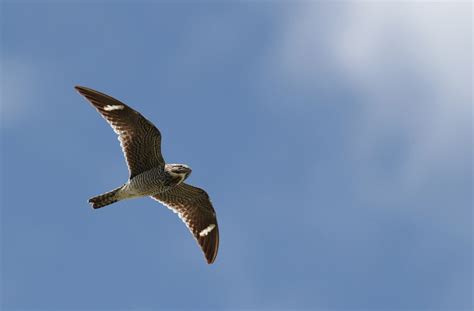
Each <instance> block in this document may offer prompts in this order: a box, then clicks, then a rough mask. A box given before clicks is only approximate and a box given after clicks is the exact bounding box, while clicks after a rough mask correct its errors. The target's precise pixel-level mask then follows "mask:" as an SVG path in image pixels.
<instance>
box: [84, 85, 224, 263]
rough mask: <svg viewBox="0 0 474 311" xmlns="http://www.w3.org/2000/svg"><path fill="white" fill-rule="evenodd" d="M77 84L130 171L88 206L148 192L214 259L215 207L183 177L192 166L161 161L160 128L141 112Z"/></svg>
mask: <svg viewBox="0 0 474 311" xmlns="http://www.w3.org/2000/svg"><path fill="white" fill-rule="evenodd" d="M75 88H76V90H77V91H78V92H79V93H80V94H81V95H83V96H84V97H85V98H86V99H87V100H88V101H89V102H90V103H91V104H92V105H93V106H94V108H95V109H97V111H98V112H99V113H100V114H101V115H102V117H104V119H105V120H106V121H107V122H108V123H109V124H110V126H111V127H112V129H113V130H114V131H115V133H117V135H118V139H119V141H120V145H121V147H122V151H123V153H124V155H125V160H126V162H127V165H128V170H129V172H130V177H129V179H128V181H127V182H126V183H125V184H124V185H122V186H120V187H118V188H116V189H114V190H112V191H109V192H107V193H104V194H101V195H98V196H95V197H93V198H91V199H89V203H91V205H92V207H93V208H94V209H98V208H101V207H104V206H106V205H109V204H112V203H115V202H118V201H121V200H126V199H132V198H139V197H146V196H149V197H151V198H152V199H154V200H156V201H158V202H160V203H162V204H163V205H165V206H166V207H168V208H169V209H171V210H172V211H173V212H175V213H177V214H178V216H179V217H180V218H181V220H183V222H184V223H185V224H186V226H187V227H188V229H189V230H190V231H191V233H192V234H193V236H194V238H195V239H196V241H197V242H198V244H199V245H200V247H201V249H202V251H203V252H204V256H205V257H206V260H207V263H209V264H211V263H213V262H214V260H215V259H216V256H217V250H218V248H219V228H218V226H217V218H216V212H215V211H214V208H213V207H212V203H211V201H210V199H209V196H208V194H207V193H206V191H204V190H202V189H200V188H197V187H194V186H191V185H189V184H187V183H185V182H184V180H185V179H186V178H187V177H188V176H189V175H190V174H191V168H190V167H189V166H187V165H185V164H169V163H165V160H164V159H163V156H162V155H161V133H160V131H159V130H158V129H157V128H156V127H155V126H154V125H153V124H152V123H151V122H150V121H148V120H147V119H145V117H143V116H142V115H141V114H140V113H139V112H137V111H135V110H134V109H132V108H130V107H129V106H127V105H125V104H124V103H122V102H120V101H118V100H117V99H115V98H113V97H110V96H108V95H106V94H103V93H101V92H98V91H95V90H92V89H89V88H86V87H82V86H76V87H75Z"/></svg>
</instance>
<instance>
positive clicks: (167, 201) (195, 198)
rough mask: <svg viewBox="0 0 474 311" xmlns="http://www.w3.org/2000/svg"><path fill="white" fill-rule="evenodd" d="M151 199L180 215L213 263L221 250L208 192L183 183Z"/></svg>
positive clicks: (214, 214)
mask: <svg viewBox="0 0 474 311" xmlns="http://www.w3.org/2000/svg"><path fill="white" fill-rule="evenodd" d="M151 198H153V199H155V200H157V201H159V202H161V203H162V204H163V205H165V206H166V207H168V208H169V209H171V210H172V211H173V212H175V213H177V214H178V216H179V218H181V220H183V222H184V223H185V224H186V226H187V227H188V229H189V231H191V233H192V234H193V236H194V238H195V239H196V241H197V242H198V243H199V245H200V246H201V249H202V251H203V252H204V256H205V257H206V260H207V263H209V264H211V263H213V262H214V260H215V259H216V256H217V251H218V249H219V227H218V226H217V218H216V212H215V211H214V208H213V207H212V203H211V200H210V199H209V196H208V195H207V193H206V191H204V190H202V189H200V188H197V187H193V186H191V185H188V184H185V183H181V184H179V185H177V186H176V187H174V188H172V189H170V190H168V191H166V192H162V193H159V194H156V195H153V196H151Z"/></svg>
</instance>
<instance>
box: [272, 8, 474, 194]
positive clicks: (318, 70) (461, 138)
mask: <svg viewBox="0 0 474 311" xmlns="http://www.w3.org/2000/svg"><path fill="white" fill-rule="evenodd" d="M470 8H471V5H470V3H469V2H464V3H462V2H458V3H416V4H413V3H401V2H396V3H376V2H367V3H357V4H353V5H343V6H341V5H333V6H324V7H323V8H321V7H320V6H319V5H318V4H317V3H310V4H307V5H302V6H300V7H297V8H296V9H294V10H292V11H290V12H289V13H288V17H287V18H286V24H285V27H284V30H283V35H282V36H281V37H280V38H279V40H276V41H275V42H276V43H275V46H274V47H273V49H272V55H273V56H271V57H269V59H270V61H269V62H268V63H267V64H266V67H265V70H268V71H269V72H271V75H272V76H277V77H284V79H285V80H286V81H287V83H288V84H289V85H291V86H292V87H294V88H297V89H298V90H299V91H300V92H314V90H315V89H317V87H318V84H319V85H320V84H322V83H327V82H325V81H326V80H330V79H332V78H331V75H332V76H333V77H334V76H335V77H336V79H338V81H339V82H341V81H342V82H343V84H345V85H347V87H348V88H350V89H352V90H354V92H355V94H356V96H357V97H358V98H357V99H358V100H357V101H354V103H347V102H346V103H333V104H338V105H356V106H357V109H358V110H359V111H361V112H362V113H361V115H360V117H359V116H354V118H358V119H357V120H356V122H357V125H356V126H355V127H356V129H357V130H356V133H351V135H350V138H351V139H352V142H346V143H349V144H352V146H351V149H352V150H353V151H354V152H355V153H354V157H355V158H359V159H363V160H365V161H366V163H370V162H371V160H373V158H374V157H377V156H378V155H379V154H380V153H381V150H382V149H384V148H385V149H386V147H387V144H389V145H390V144H391V143H394V144H399V145H400V146H401V147H400V148H399V150H403V151H402V154H401V155H400V161H401V163H400V166H399V169H398V174H399V176H398V178H399V180H398V182H399V183H400V184H403V185H404V186H407V187H411V188H412V190H415V189H416V188H417V187H418V186H419V185H420V184H421V183H423V182H424V181H425V180H426V179H428V178H433V177H435V176H433V173H434V172H436V174H446V173H452V171H453V170H454V171H457V172H458V171H461V170H465V169H466V167H465V166H466V163H468V162H469V158H470V153H471V150H470V148H469V144H470V142H471V140H472V126H471V123H472V92H471V85H472V75H471V68H472V56H471V55H472V40H471V19H472V18H471V15H470V12H471V10H470ZM325 104H327V103H325ZM291 105H292V108H295V103H294V102H292V103H291ZM296 108H299V109H303V108H304V109H308V107H296ZM371 170H374V168H373V167H372V166H371V165H369V166H367V167H363V171H364V174H366V175H370V173H371ZM375 178H377V177H375ZM373 182H376V180H374V181H373Z"/></svg>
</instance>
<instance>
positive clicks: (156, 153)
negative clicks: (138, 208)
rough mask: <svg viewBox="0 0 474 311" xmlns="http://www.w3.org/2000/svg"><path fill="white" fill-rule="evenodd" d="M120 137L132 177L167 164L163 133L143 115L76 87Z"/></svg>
mask: <svg viewBox="0 0 474 311" xmlns="http://www.w3.org/2000/svg"><path fill="white" fill-rule="evenodd" d="M76 90H77V91H78V92H79V93H80V94H81V95H83V96H84V97H85V98H86V99H87V100H88V101H90V102H91V104H92V105H93V106H94V107H95V108H96V109H97V111H98V112H99V113H100V114H101V115H102V116H103V117H104V119H105V120H107V122H108V123H109V124H110V126H112V128H113V130H114V131H115V133H117V134H118V135H119V141H120V145H121V146H122V150H123V153H124V154H125V159H126V160H127V164H128V169H129V171H130V178H133V177H134V176H136V175H138V174H140V173H143V172H145V171H147V170H149V169H152V168H154V167H160V166H163V165H164V160H163V156H162V155H161V133H160V131H159V130H158V129H157V128H156V127H155V126H154V125H153V124H152V123H151V122H150V121H148V120H147V119H145V118H144V117H143V116H142V115H141V114H140V113H139V112H137V111H135V110H133V109H132V108H130V107H129V106H127V105H125V104H124V103H122V102H120V101H118V100H116V99H115V98H113V97H110V96H108V95H106V94H103V93H101V92H98V91H95V90H92V89H89V88H86V87H82V86H76Z"/></svg>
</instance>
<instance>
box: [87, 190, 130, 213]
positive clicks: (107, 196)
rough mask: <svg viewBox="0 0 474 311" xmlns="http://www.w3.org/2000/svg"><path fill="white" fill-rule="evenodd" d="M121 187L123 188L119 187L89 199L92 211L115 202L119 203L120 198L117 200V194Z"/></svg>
mask: <svg viewBox="0 0 474 311" xmlns="http://www.w3.org/2000/svg"><path fill="white" fill-rule="evenodd" d="M122 187H123V186H120V187H118V188H117V189H114V190H112V191H109V192H106V193H104V194H101V195H98V196H95V197H93V198H90V199H89V203H90V204H91V205H92V207H93V208H94V209H97V208H101V207H104V206H107V205H109V204H112V203H115V202H117V201H120V200H121V198H119V197H118V195H117V194H118V192H119V191H120V190H121V189H122Z"/></svg>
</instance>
